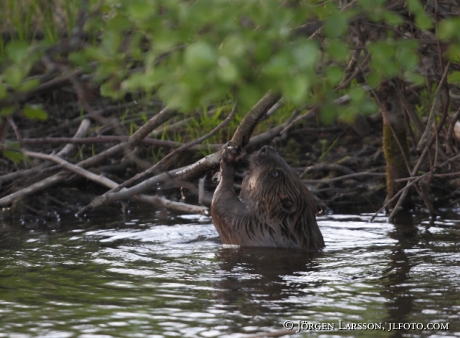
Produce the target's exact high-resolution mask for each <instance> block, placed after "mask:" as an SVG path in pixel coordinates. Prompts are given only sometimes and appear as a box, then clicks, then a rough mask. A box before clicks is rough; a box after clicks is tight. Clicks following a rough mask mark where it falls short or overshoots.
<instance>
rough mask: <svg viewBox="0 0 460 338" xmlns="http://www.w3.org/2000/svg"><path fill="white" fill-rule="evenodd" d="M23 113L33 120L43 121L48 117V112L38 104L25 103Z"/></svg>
mask: <svg viewBox="0 0 460 338" xmlns="http://www.w3.org/2000/svg"><path fill="white" fill-rule="evenodd" d="M23 113H24V115H25V116H26V117H27V118H29V119H33V120H41V121H45V120H47V119H48V113H47V112H46V111H44V110H43V109H42V108H40V107H39V106H33V105H28V104H26V105H25V107H24V110H23Z"/></svg>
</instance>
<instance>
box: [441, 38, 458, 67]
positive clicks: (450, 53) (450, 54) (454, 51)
mask: <svg viewBox="0 0 460 338" xmlns="http://www.w3.org/2000/svg"><path fill="white" fill-rule="evenodd" d="M442 56H443V57H444V58H446V59H447V60H449V61H452V62H456V63H459V62H460V44H457V43H455V44H451V45H450V46H449V48H448V49H447V51H446V52H445V53H443V55H442Z"/></svg>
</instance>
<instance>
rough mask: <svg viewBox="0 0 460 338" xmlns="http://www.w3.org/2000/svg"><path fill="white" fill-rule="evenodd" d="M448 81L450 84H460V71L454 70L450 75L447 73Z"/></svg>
mask: <svg viewBox="0 0 460 338" xmlns="http://www.w3.org/2000/svg"><path fill="white" fill-rule="evenodd" d="M447 82H448V83H450V84H460V72H459V71H453V72H452V73H450V74H449V75H447Z"/></svg>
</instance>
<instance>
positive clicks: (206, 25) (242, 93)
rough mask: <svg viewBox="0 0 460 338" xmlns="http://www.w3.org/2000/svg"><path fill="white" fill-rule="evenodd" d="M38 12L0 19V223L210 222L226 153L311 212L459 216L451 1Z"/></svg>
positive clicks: (458, 55) (81, 5)
mask: <svg viewBox="0 0 460 338" xmlns="http://www.w3.org/2000/svg"><path fill="white" fill-rule="evenodd" d="M42 5H43V6H39V5H37V4H36V2H33V1H30V0H23V1H18V2H15V1H8V0H5V1H4V6H5V11H4V13H3V14H1V15H2V22H3V24H2V27H1V28H2V34H1V39H0V154H1V155H0V208H1V210H2V211H1V215H0V219H3V220H4V221H8V220H16V219H24V217H25V215H27V217H26V218H27V219H30V220H31V219H34V217H35V218H37V219H38V218H40V219H53V218H56V217H59V214H61V213H64V212H66V213H69V212H70V213H72V214H76V215H77V216H84V215H90V212H92V211H94V210H95V209H97V208H100V207H101V206H103V205H108V204H111V203H119V205H120V208H121V209H122V210H124V209H126V208H129V203H128V204H127V201H133V202H135V203H137V202H141V203H147V204H151V205H153V206H154V208H155V209H163V208H165V209H168V210H172V211H174V212H179V213H194V214H206V215H207V214H209V208H208V207H209V203H210V200H211V195H212V191H213V189H214V188H215V186H216V184H215V182H214V179H215V176H216V175H215V174H216V171H217V170H218V164H219V161H220V152H221V149H222V147H223V146H224V145H225V144H227V143H228V142H230V143H232V144H234V145H236V146H241V147H245V148H246V150H247V151H248V152H249V153H250V152H251V151H254V150H256V149H258V148H260V147H261V146H262V145H264V144H270V145H272V146H274V147H275V148H276V149H277V150H278V151H279V152H280V154H281V155H282V156H283V157H284V158H285V159H286V160H287V162H288V163H289V164H290V165H291V166H292V167H294V168H295V170H296V171H297V172H298V173H299V175H300V177H301V179H302V180H303V182H304V183H305V184H306V185H307V187H308V188H309V190H310V191H311V192H312V193H313V194H314V195H315V197H316V198H317V201H318V203H319V204H320V205H321V206H322V207H323V210H326V211H327V210H337V209H344V208H360V207H363V208H366V209H368V210H369V209H372V210H374V211H375V212H376V213H378V212H381V211H382V210H388V213H389V218H390V220H392V219H393V218H394V217H395V215H396V214H397V213H398V212H400V211H403V210H408V211H414V210H421V211H423V212H427V213H428V214H429V215H430V216H431V217H432V218H433V219H434V217H435V216H436V214H437V213H438V210H439V209H440V208H443V209H453V210H454V209H456V208H458V205H459V202H460V153H459V144H460V122H459V121H458V120H459V118H460V101H459V100H460V87H459V86H460V66H459V60H460V19H458V14H460V7H459V6H458V5H457V4H454V3H450V2H448V1H443V2H442V1H435V2H433V1H421V0H420V1H419V0H410V1H393V2H388V3H387V2H385V1H377V2H376V1H364V0H362V1H348V2H347V1H345V2H340V3H339V2H335V1H331V2H326V3H318V2H317V1H312V0H311V1H284V2H283V1H249V2H248V1H246V2H241V3H240V2H239V1H236V2H228V3H227V2H222V3H219V5H217V4H211V2H209V1H207V0H201V1H195V2H187V1H170V2H164V3H163V2H162V1H154V0H152V1H131V2H128V1H119V2H116V1H89V0H87V1H67V2H65V1H60V0H55V1H50V2H49V3H48V2H46V3H43V4H42ZM213 6H214V7H213ZM254 9H257V11H254ZM240 174H241V173H240ZM235 188H236V189H237V190H238V188H239V187H238V184H237V185H236V187H235Z"/></svg>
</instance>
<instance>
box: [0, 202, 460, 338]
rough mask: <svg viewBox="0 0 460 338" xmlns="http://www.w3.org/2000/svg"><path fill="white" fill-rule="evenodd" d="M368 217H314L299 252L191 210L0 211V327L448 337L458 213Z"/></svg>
mask: <svg viewBox="0 0 460 338" xmlns="http://www.w3.org/2000/svg"><path fill="white" fill-rule="evenodd" d="M369 218H370V216H369V215H355V216H350V215H330V216H324V217H321V218H319V224H320V227H321V229H322V232H323V234H324V237H325V241H326V244H327V248H326V250H324V252H323V253H321V254H319V255H311V256H310V257H308V256H305V255H300V254H299V253H297V252H293V251H289V250H267V249H252V250H250V249H240V248H229V247H223V246H222V245H221V244H220V241H219V239H218V236H217V233H216V232H215V230H214V228H213V226H212V224H211V223H210V219H209V218H207V217H202V216H179V217H170V219H169V220H168V219H165V218H156V216H155V215H152V214H151V213H149V212H147V211H145V210H144V211H139V212H135V213H132V214H130V215H127V216H126V215H125V216H121V215H116V213H115V214H108V215H105V216H103V217H99V218H94V219H92V220H91V221H85V220H80V221H72V223H71V222H70V221H68V220H67V221H65V220H63V221H61V222H62V224H58V227H57V228H56V229H55V230H50V231H44V230H34V231H30V230H28V231H24V230H22V231H17V230H14V229H13V228H12V227H14V226H15V225H14V224H2V223H1V220H0V224H2V226H3V228H2V232H0V236H1V239H0V337H8V338H9V337H17V338H22V337H82V338H89V337H91V338H95V337H97V338H99V337H132V338H135V337H253V336H255V335H260V336H262V334H264V333H267V332H270V331H281V332H283V333H284V331H285V330H284V326H287V327H288V328H290V327H292V328H293V331H289V332H295V331H297V330H298V329H299V323H300V324H301V328H302V331H301V332H300V333H299V334H297V335H296V336H298V337H301V336H305V337H306V336H308V337H310V336H313V337H320V336H335V337H343V336H349V337H356V336H360V337H361V336H369V337H438V336H445V337H460V319H459V314H460V293H459V290H460V244H459V243H460V241H459V240H460V215H459V214H455V213H454V214H453V215H452V214H451V215H449V216H444V217H442V218H439V219H437V220H436V222H435V223H434V224H432V225H430V224H429V222H428V220H427V219H423V218H419V217H415V216H408V217H406V218H403V219H400V220H397V222H395V224H389V223H387V222H386V219H385V218H384V217H380V218H377V220H376V221H375V222H374V223H369V222H368V220H369ZM365 326H367V327H368V328H373V330H371V329H367V330H364V327H365ZM347 328H354V330H346V329H347ZM389 329H391V331H389ZM278 333H279V332H278Z"/></svg>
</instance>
